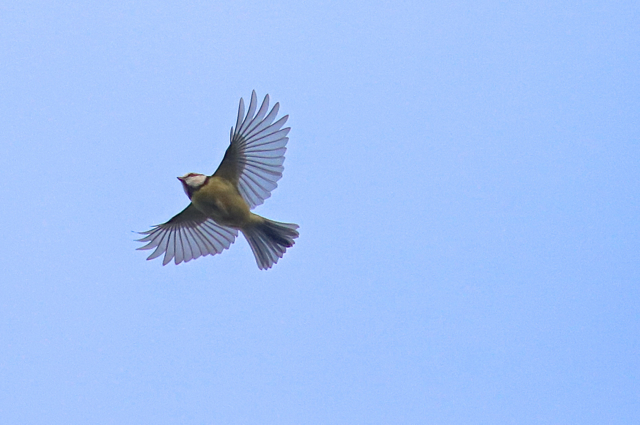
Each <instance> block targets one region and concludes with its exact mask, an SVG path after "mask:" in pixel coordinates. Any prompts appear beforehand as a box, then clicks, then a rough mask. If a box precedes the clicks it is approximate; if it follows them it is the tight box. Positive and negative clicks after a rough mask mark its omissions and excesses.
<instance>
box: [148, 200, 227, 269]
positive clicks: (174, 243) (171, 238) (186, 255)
mask: <svg viewBox="0 0 640 425" xmlns="http://www.w3.org/2000/svg"><path fill="white" fill-rule="evenodd" d="M140 234H142V235H147V236H145V237H143V238H142V239H138V241H140V242H148V244H146V245H145V246H143V247H140V248H138V249H153V248H155V249H156V250H155V251H153V253H152V254H151V255H150V256H149V258H147V260H153V259H154V258H156V257H159V256H161V255H162V254H164V260H163V261H162V265H163V266H164V265H166V264H167V263H169V262H170V261H171V259H172V258H175V263H176V264H180V263H181V262H183V261H184V262H185V263H186V262H188V261H191V260H193V259H195V258H198V257H201V256H205V255H215V254H219V253H221V252H222V251H224V250H225V249H227V248H229V246H231V244H232V243H233V241H234V240H235V238H236V236H238V231H237V230H235V229H232V228H230V227H224V226H220V225H219V224H217V223H216V222H215V221H213V220H212V219H210V218H207V217H206V216H205V215H204V214H202V213H201V212H200V211H199V210H198V209H197V208H196V207H194V206H193V204H189V206H188V207H187V208H185V209H184V210H183V211H182V212H181V213H180V214H178V215H176V216H175V217H173V218H172V219H171V220H169V221H167V222H166V223H164V224H160V225H158V226H154V227H153V228H152V229H151V230H149V231H146V232H140Z"/></svg>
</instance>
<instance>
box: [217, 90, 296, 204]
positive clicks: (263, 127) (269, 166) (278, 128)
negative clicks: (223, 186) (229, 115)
mask: <svg viewBox="0 0 640 425" xmlns="http://www.w3.org/2000/svg"><path fill="white" fill-rule="evenodd" d="M257 106H258V101H257V98H256V92H255V90H254V91H253V92H252V93H251V102H250V103H249V110H248V111H247V115H246V116H245V115H244V101H243V100H242V99H240V107H239V108H238V119H237V120H236V126H235V131H234V128H233V127H231V144H230V145H229V147H228V148H227V151H226V152H225V154H224V158H223V160H222V163H220V166H219V167H218V169H217V170H216V172H215V173H214V176H219V177H223V178H225V179H227V180H229V181H231V182H233V183H234V184H236V186H237V187H238V191H239V192H240V195H242V197H243V198H244V200H245V201H247V204H249V208H253V207H255V206H257V205H260V204H262V203H263V202H264V200H265V199H267V198H268V197H269V196H271V191H272V190H273V189H275V188H276V187H277V186H278V184H277V181H278V180H280V178H281V177H282V171H283V170H284V167H283V166H282V164H283V163H284V153H285V151H286V150H287V148H286V145H287V141H289V138H288V137H287V134H289V130H291V129H290V128H289V127H286V128H282V126H283V125H284V123H285V122H287V118H289V116H288V115H285V116H284V117H282V118H280V119H279V120H278V121H276V122H273V121H274V119H275V118H276V115H278V109H279V108H280V105H279V104H278V103H276V104H275V105H274V106H273V109H271V112H269V113H268V114H267V110H268V109H269V95H266V96H265V97H264V100H263V101H262V105H261V106H260V109H259V110H258V112H257V113H256V109H257ZM254 114H255V115H254Z"/></svg>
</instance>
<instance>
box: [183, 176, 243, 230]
mask: <svg viewBox="0 0 640 425" xmlns="http://www.w3.org/2000/svg"><path fill="white" fill-rule="evenodd" d="M191 203H192V204H193V205H194V206H195V207H196V208H197V209H198V210H199V211H200V212H202V213H203V214H204V215H206V216H207V217H211V218H212V219H213V220H214V221H215V222H216V223H218V224H221V225H223V226H228V227H233V228H234V229H239V230H241V229H242V228H244V227H246V226H248V225H249V223H250V221H251V216H252V215H255V214H252V213H251V210H249V205H247V202H246V201H245V200H244V199H242V196H240V192H238V189H237V188H236V186H235V185H234V184H233V183H231V182H229V181H228V180H226V179H224V178H222V177H218V176H215V175H214V176H212V177H208V178H207V179H206V181H205V183H204V185H202V187H201V188H200V189H199V190H196V191H195V192H194V193H193V195H191Z"/></svg>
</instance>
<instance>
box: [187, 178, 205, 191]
mask: <svg viewBox="0 0 640 425" xmlns="http://www.w3.org/2000/svg"><path fill="white" fill-rule="evenodd" d="M206 180H207V176H203V175H198V176H189V177H187V184H188V185H189V186H191V187H193V188H194V189H195V188H198V187H200V186H202V185H203V184H204V182H205V181H206Z"/></svg>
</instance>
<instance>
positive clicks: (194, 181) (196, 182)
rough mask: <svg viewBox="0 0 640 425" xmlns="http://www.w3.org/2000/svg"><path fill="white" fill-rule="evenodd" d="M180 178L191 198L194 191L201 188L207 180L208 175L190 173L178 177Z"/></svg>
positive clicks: (185, 191)
mask: <svg viewBox="0 0 640 425" xmlns="http://www.w3.org/2000/svg"><path fill="white" fill-rule="evenodd" d="M178 180H180V183H182V188H183V189H184V193H186V194H187V196H188V197H189V199H191V195H193V192H195V191H196V190H198V189H200V188H201V187H202V186H203V185H204V184H205V183H206V182H207V176H205V175H203V174H198V173H188V174H185V175H184V176H182V177H178Z"/></svg>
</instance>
